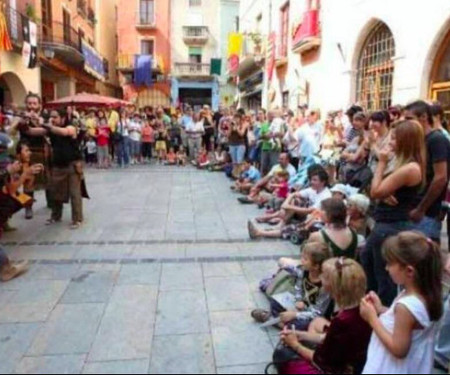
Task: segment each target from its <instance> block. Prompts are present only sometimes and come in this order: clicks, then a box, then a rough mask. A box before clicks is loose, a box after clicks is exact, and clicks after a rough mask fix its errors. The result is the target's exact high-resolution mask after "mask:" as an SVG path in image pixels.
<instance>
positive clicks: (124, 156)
mask: <svg viewBox="0 0 450 375" xmlns="http://www.w3.org/2000/svg"><path fill="white" fill-rule="evenodd" d="M128 142H129V138H123V139H122V142H119V143H117V144H116V154H117V163H118V164H119V166H121V167H124V166H127V165H128V164H130V154H129V145H128Z"/></svg>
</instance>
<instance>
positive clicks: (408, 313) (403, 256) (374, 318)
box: [361, 232, 443, 374]
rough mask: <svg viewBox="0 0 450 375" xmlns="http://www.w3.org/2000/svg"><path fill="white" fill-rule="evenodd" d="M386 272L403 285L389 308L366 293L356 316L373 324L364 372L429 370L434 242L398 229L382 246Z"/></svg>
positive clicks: (439, 306)
mask: <svg viewBox="0 0 450 375" xmlns="http://www.w3.org/2000/svg"><path fill="white" fill-rule="evenodd" d="M383 256H384V258H385V260H386V262H387V269H388V271H389V274H390V276H391V278H392V280H394V282H395V283H396V284H398V285H399V286H400V287H402V288H404V290H403V292H402V293H401V294H400V295H399V296H398V298H397V299H396V300H395V302H394V304H393V305H392V306H391V308H389V309H388V308H386V307H384V306H383V305H382V304H381V301H380V298H379V297H378V296H377V295H376V294H375V293H374V292H372V293H370V294H369V295H368V296H367V297H366V298H364V299H363V300H362V302H361V316H362V317H363V319H364V320H365V321H366V322H368V323H369V324H370V326H371V327H372V328H373V335H372V341H371V343H370V347H369V352H368V355H367V358H368V361H367V363H366V367H365V368H364V373H365V374H431V373H432V370H433V364H434V341H435V337H436V333H437V330H438V328H439V320H440V319H441V317H442V314H443V303H442V271H443V264H442V257H441V253H440V249H439V246H438V245H437V244H435V243H434V242H432V241H431V240H430V239H428V238H426V237H425V236H424V235H422V234H420V233H416V232H403V233H400V234H399V235H397V236H395V237H391V238H389V239H388V240H387V241H386V242H385V243H384V246H383Z"/></svg>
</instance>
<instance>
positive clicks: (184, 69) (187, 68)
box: [175, 63, 211, 76]
mask: <svg viewBox="0 0 450 375" xmlns="http://www.w3.org/2000/svg"><path fill="white" fill-rule="evenodd" d="M175 72H176V74H177V75H183V76H208V75H210V73H211V64H198V63H175Z"/></svg>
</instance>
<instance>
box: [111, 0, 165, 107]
mask: <svg viewBox="0 0 450 375" xmlns="http://www.w3.org/2000/svg"><path fill="white" fill-rule="evenodd" d="M118 3H119V4H118V6H119V12H118V24H117V34H118V45H119V52H118V60H117V69H118V71H119V73H120V80H121V86H122V87H123V91H124V98H125V99H126V100H129V101H132V102H134V103H136V105H137V106H139V107H144V106H146V105H152V106H156V105H162V106H164V107H168V106H170V80H169V78H168V75H169V71H170V67H171V54H172V51H171V48H170V39H171V27H170V26H171V25H170V14H171V3H170V1H168V0H132V1H130V0H119V1H118ZM142 55H147V56H152V64H153V66H152V81H153V83H152V85H151V86H148V87H147V86H138V85H135V84H134V72H135V67H136V66H135V64H136V58H137V57H139V56H142Z"/></svg>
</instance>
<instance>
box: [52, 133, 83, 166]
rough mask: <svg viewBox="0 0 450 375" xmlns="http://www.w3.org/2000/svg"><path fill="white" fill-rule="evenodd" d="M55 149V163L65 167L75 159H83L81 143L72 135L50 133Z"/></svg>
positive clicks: (53, 148)
mask: <svg viewBox="0 0 450 375" xmlns="http://www.w3.org/2000/svg"><path fill="white" fill-rule="evenodd" d="M50 140H51V142H52V150H53V165H54V166H55V167H60V168H65V167H68V166H69V165H70V163H72V162H74V161H78V160H81V152H80V145H79V143H78V140H77V139H73V138H72V137H60V136H57V135H54V134H51V135H50Z"/></svg>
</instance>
